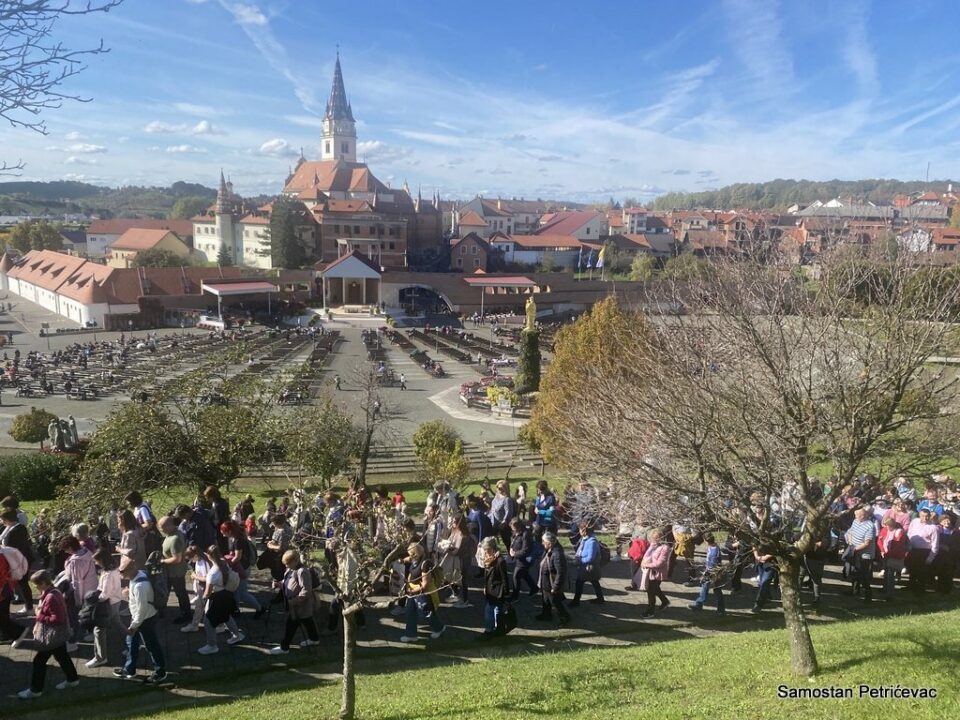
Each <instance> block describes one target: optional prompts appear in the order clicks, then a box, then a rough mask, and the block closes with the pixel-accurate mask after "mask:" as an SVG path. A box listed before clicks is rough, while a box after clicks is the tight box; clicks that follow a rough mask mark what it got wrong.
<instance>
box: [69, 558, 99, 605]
mask: <svg viewBox="0 0 960 720" xmlns="http://www.w3.org/2000/svg"><path fill="white" fill-rule="evenodd" d="M63 569H64V570H66V571H67V577H68V578H70V585H71V587H73V604H74V605H76V606H77V607H80V606H81V605H83V596H84V595H86V594H87V593H88V592H90V591H91V590H96V589H97V565H96V563H94V562H93V554H92V553H91V552H90V551H89V550H87V549H86V548H85V547H81V548H80V551H79V552H76V553H74V554H73V555H71V556H70V557H68V558H67V561H66V563H64V565H63Z"/></svg>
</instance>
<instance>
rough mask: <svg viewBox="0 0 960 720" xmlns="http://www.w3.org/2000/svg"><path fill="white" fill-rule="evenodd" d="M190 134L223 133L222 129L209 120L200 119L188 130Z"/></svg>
mask: <svg viewBox="0 0 960 720" xmlns="http://www.w3.org/2000/svg"><path fill="white" fill-rule="evenodd" d="M190 134H191V135H223V131H222V130H221V129H220V128H218V127H214V125H213V123H211V122H210V121H209V120H201V121H200V122H198V123H197V124H196V125H194V126H193V128H192V129H191V130H190Z"/></svg>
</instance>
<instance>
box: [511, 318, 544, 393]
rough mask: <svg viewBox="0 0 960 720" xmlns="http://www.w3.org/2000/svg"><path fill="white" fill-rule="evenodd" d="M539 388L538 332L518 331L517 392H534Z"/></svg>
mask: <svg viewBox="0 0 960 720" xmlns="http://www.w3.org/2000/svg"><path fill="white" fill-rule="evenodd" d="M539 389H540V333H539V332H538V331H537V330H524V331H523V332H521V333H520V357H519V359H518V361H517V383H516V391H517V392H518V393H529V392H536V391H537V390H539Z"/></svg>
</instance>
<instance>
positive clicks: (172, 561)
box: [160, 515, 192, 625]
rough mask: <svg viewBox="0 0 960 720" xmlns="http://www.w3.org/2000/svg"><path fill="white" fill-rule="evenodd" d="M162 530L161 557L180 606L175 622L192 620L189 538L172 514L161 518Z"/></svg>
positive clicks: (168, 585) (168, 582)
mask: <svg viewBox="0 0 960 720" xmlns="http://www.w3.org/2000/svg"><path fill="white" fill-rule="evenodd" d="M160 532H162V533H163V545H162V546H161V559H160V562H161V563H162V564H163V567H164V570H165V571H166V574H167V587H168V588H169V589H170V590H172V591H173V594H174V595H175V596H176V598H177V604H178V605H179V606H180V614H179V615H177V617H175V618H174V619H173V622H174V624H176V625H181V624H183V623H188V622H190V618H191V617H192V613H191V612H190V596H189V595H187V568H188V565H187V558H186V551H187V540H186V538H184V536H183V533H181V532H180V530H179V528H177V521H176V519H174V518H173V517H171V516H170V515H167V516H166V517H164V518H163V519H161V520H160Z"/></svg>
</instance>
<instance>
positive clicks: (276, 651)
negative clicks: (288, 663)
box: [270, 645, 290, 655]
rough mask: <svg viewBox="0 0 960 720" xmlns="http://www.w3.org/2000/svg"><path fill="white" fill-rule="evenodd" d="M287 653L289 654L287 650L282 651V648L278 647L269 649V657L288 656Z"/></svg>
mask: <svg viewBox="0 0 960 720" xmlns="http://www.w3.org/2000/svg"><path fill="white" fill-rule="evenodd" d="M289 652H290V651H289V650H284V649H283V648H282V647H280V646H279V645H277V646H276V647H273V648H270V654H271V655H286V654H288V653H289Z"/></svg>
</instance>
